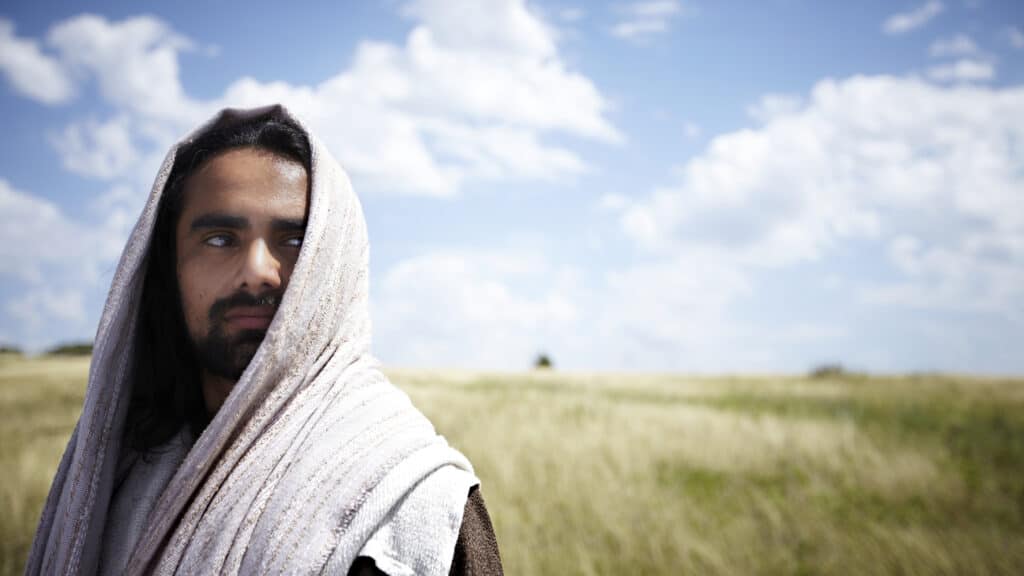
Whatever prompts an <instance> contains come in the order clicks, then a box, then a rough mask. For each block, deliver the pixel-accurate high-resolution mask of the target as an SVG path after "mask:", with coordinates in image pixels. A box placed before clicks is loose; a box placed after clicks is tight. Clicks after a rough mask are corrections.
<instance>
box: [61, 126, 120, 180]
mask: <svg viewBox="0 0 1024 576" xmlns="http://www.w3.org/2000/svg"><path fill="white" fill-rule="evenodd" d="M51 140H52V141H53V144H54V146H55V147H56V148H57V151H58V152H59V153H60V156H61V159H62V162H63V164H64V168H66V169H68V170H70V171H71V172H74V173H76V174H79V175H81V176H88V177H93V178H99V179H103V180H109V179H113V178H116V177H118V176H121V175H123V174H125V173H126V172H128V171H129V170H130V169H131V168H132V167H133V166H134V165H135V162H136V160H137V154H138V153H137V151H136V146H135V143H134V142H133V137H132V130H131V126H130V123H129V120H128V118H127V116H118V117H116V118H113V119H111V120H109V121H107V122H98V121H96V120H94V119H90V120H85V121H82V122H75V123H72V124H71V125H69V126H67V127H66V128H65V129H64V130H63V132H62V133H60V134H59V135H55V136H54V137H52V138H51Z"/></svg>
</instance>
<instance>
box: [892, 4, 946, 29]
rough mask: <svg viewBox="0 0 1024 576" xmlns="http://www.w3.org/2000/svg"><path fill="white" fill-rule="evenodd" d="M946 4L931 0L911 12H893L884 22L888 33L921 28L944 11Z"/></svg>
mask: <svg viewBox="0 0 1024 576" xmlns="http://www.w3.org/2000/svg"><path fill="white" fill-rule="evenodd" d="M943 9H944V6H943V5H942V2H939V1H938V0H929V1H928V2H926V3H924V4H922V5H920V6H918V7H917V8H915V9H913V10H911V11H909V12H900V13H898V14H893V15H892V16H889V17H888V18H886V19H885V22H883V23H882V30H883V31H884V32H885V33H886V34H903V33H906V32H910V31H911V30H914V29H917V28H920V27H922V26H924V25H925V24H927V23H928V22H929V21H930V20H931V19H932V18H935V17H936V16H938V15H939V14H940V13H942V11H943Z"/></svg>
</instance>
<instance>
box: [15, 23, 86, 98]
mask: <svg viewBox="0 0 1024 576" xmlns="http://www.w3.org/2000/svg"><path fill="white" fill-rule="evenodd" d="M0 72H2V73H3V75H4V76H6V77H7V81H8V82H10V84H11V86H12V87H13V88H14V89H15V90H17V91H18V92H20V93H21V94H22V95H24V96H28V97H29V98H31V99H33V100H36V101H37V102H42V103H43V104H51V105H52V104H61V103H63V102H67V101H68V100H70V99H71V97H72V96H74V92H75V90H74V88H75V87H74V83H72V82H71V79H70V78H69V77H68V74H67V71H66V70H65V69H64V68H63V67H61V65H60V62H58V61H57V60H56V59H55V58H52V57H50V56H47V55H46V54H44V53H43V52H42V51H41V50H40V49H39V43H38V42H36V41H35V40H29V39H25V38H18V37H17V36H15V35H14V23H13V22H11V21H10V20H6V19H4V18H0Z"/></svg>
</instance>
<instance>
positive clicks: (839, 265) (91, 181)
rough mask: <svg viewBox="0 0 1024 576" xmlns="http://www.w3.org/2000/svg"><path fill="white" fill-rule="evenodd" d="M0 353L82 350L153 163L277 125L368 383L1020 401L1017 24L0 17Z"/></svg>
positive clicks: (825, 6) (361, 6) (779, 2)
mask: <svg viewBox="0 0 1024 576" xmlns="http://www.w3.org/2000/svg"><path fill="white" fill-rule="evenodd" d="M0 76H2V77H3V78H2V81H0V107H2V110H3V117H4V119H5V128H6V131H5V132H6V133H5V137H4V138H3V139H0V241H2V247H0V257H2V259H3V261H4V262H5V264H6V265H5V266H4V267H3V268H2V269H0V341H3V342H8V343H12V344H17V345H20V346H22V347H26V348H28V349H31V350H40V349H43V348H45V347H47V346H50V345H53V344H54V343H57V342H62V341H69V340H79V339H89V338H91V337H92V334H93V332H94V331H95V327H96V323H97V321H98V317H99V313H100V311H101V309H102V305H103V300H104V298H105V295H106V291H107V288H108V287H109V282H110V278H111V275H112V272H113V268H114V266H115V265H116V262H117V258H118V256H119V254H120V250H121V248H122V247H123V242H124V241H125V239H126V237H127V233H128V231H129V229H130V227H131V226H132V224H133V223H134V220H135V218H136V216H137V214H138V210H139V208H140V207H141V203H142V200H143V199H144V198H145V196H146V194H147V193H148V190H149V187H150V185H151V183H152V179H153V177H154V175H155V172H156V168H157V167H158V165H159V162H160V160H161V159H162V157H163V155H164V153H165V152H166V150H167V147H168V146H169V145H170V144H171V143H172V142H173V141H175V140H176V139H177V138H178V137H180V136H181V135H183V134H184V133H185V132H187V131H188V130H189V129H190V128H192V127H193V126H195V125H196V124H198V123H199V122H201V121H203V120H204V119H205V118H207V117H208V116H210V115H212V114H213V113H214V112H215V111H216V110H217V109H219V108H221V107H224V106H236V107H240V106H254V105H259V104H264V103H269V102H274V101H280V102H283V103H284V104H286V105H287V106H289V107H290V108H291V109H292V110H293V111H294V112H295V113H297V114H298V115H300V116H301V117H303V118H304V119H305V120H306V121H307V123H308V124H309V125H310V126H311V127H312V129H313V130H314V132H315V133H316V134H317V135H318V136H319V137H320V138H321V139H322V140H324V141H325V142H326V143H327V144H328V146H329V147H330V148H331V150H332V152H333V153H334V154H335V155H336V156H337V157H338V159H339V160H340V161H341V163H342V165H343V166H345V168H346V169H347V170H348V171H349V172H350V174H351V176H352V179H353V182H354V185H355V189H356V191H357V193H358V194H359V195H360V197H361V199H362V200H363V203H364V207H365V210H366V216H367V221H368V224H369V230H370V239H371V249H372V255H371V301H372V306H373V319H374V327H375V350H376V352H377V353H378V355H379V356H380V357H381V358H382V360H383V361H384V362H385V363H386V364H390V365H403V366H433V367H450V366H458V367H474V368H501V369H508V368H512V369H514V368H523V367H526V366H528V365H529V363H530V362H531V360H532V359H533V357H534V356H535V355H536V354H537V353H538V352H540V351H545V352H547V353H549V354H550V355H551V356H552V357H553V358H554V361H555V363H556V365H558V366H561V367H566V368H573V369H587V370H591V369H592V370H645V371H648V370H657V371H662V370H666V371H685V372H751V371H756V372H762V371H797V372H799V371H804V370H806V369H807V368H809V367H811V366H813V365H815V364H818V363H821V362H828V361H834V362H841V363H843V364H845V365H847V366H850V367H852V368H856V369H864V370H871V371H880V372H895V371H915V370H943V371H963V372H981V373H1021V372H1024V348H1022V346H1021V344H1020V342H1021V341H1022V339H1024V151H1022V149H1021V147H1022V146H1024V85H1022V83H1024V8H1022V7H1021V5H1020V4H1019V3H1016V2H1012V1H1007V2H995V1H991V0H974V1H964V0H944V1H938V0H921V1H910V2H860V3H840V2H832V3H821V2H809V1H808V2H800V1H796V0H774V1H771V0H769V1H765V2H756V3H750V2H727V1H719V2H706V1H705V2H701V1H693V2H688V1H682V0H680V1H674V0H658V1H645V2H612V3H593V2H590V3H579V2H576V3H574V2H550V3H548V2H545V3H524V2H521V1H515V0H492V1H488V2H470V1H465V2H463V1H442V0H413V1H410V2H399V1H395V2H384V3H344V4H342V3H330V2H323V3H319V4H312V3H310V4H309V5H306V6H303V7H302V9H301V10H296V9H286V8H284V7H283V5H281V4H280V3H270V2H267V3H259V2H247V3H236V2H209V3H205V4H203V5H194V6H191V7H187V8H183V7H181V6H180V5H170V4H163V3H152V4H150V3H141V4H140V3H138V2H105V3H76V5H75V6H74V7H73V8H72V7H69V6H68V5H65V4H60V3H56V2H39V3H32V4H27V3H26V5H24V6H17V7H13V6H9V7H6V8H4V9H2V10H0Z"/></svg>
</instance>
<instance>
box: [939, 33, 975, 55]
mask: <svg viewBox="0 0 1024 576" xmlns="http://www.w3.org/2000/svg"><path fill="white" fill-rule="evenodd" d="M978 52H979V51H978V45H977V44H975V43H974V40H971V37H970V36H968V35H966V34H957V35H955V36H951V37H949V38H940V39H938V40H936V41H934V42H932V44H931V46H930V47H929V48H928V53H929V54H931V55H932V56H933V57H936V58H942V57H944V56H972V55H974V54H977V53H978Z"/></svg>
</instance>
